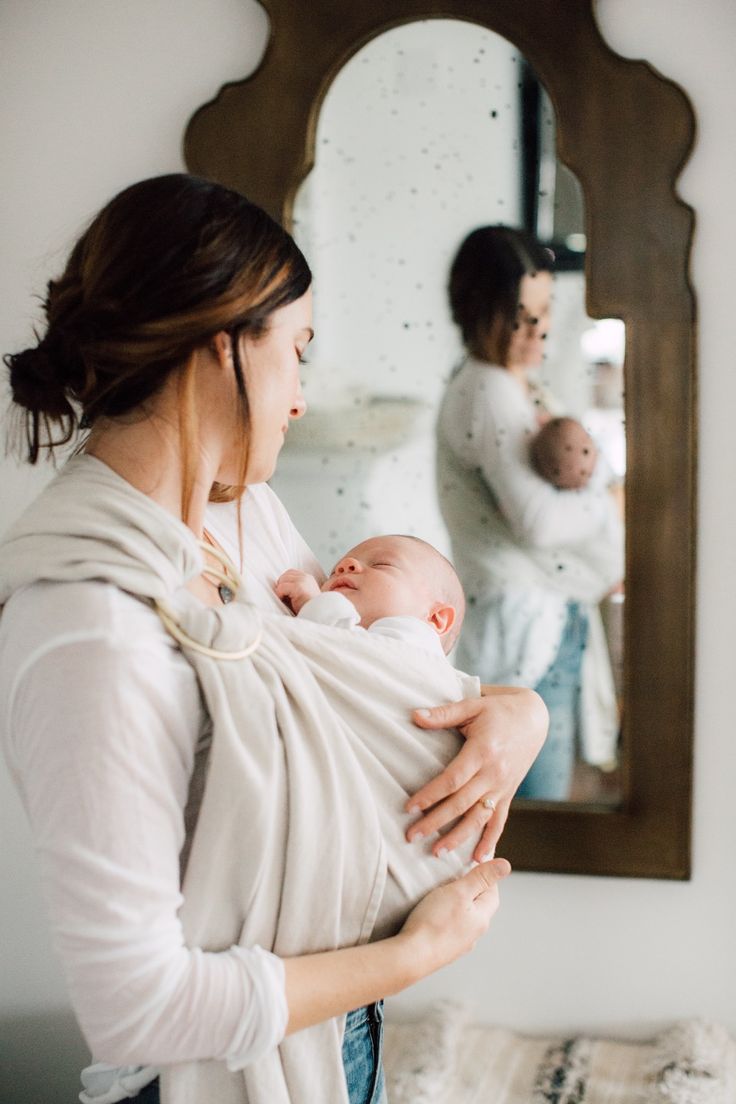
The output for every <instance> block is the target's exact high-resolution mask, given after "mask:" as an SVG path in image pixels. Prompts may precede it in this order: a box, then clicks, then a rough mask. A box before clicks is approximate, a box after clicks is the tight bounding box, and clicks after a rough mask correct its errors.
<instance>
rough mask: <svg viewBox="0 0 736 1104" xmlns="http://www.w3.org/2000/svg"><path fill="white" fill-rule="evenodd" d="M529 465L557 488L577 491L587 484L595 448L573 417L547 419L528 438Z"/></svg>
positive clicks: (593, 466) (591, 440)
mask: <svg viewBox="0 0 736 1104" xmlns="http://www.w3.org/2000/svg"><path fill="white" fill-rule="evenodd" d="M529 455H530V458H531V462H532V466H533V467H534V469H535V470H536V471H537V473H538V474H539V475H541V477H542V479H545V480H546V481H547V482H548V483H552V485H553V486H555V487H557V488H558V489H559V490H561V491H577V490H580V489H581V488H583V487H586V486H587V485H588V481H589V479H590V477H591V475H592V474H593V469H594V468H595V464H596V460H597V459H598V450H597V448H596V447H595V444H594V442H593V439H592V437H591V436H590V434H589V433H588V432H587V431H586V430H585V429H584V428H583V426H582V425H581V424H580V422H577V421H576V420H575V419H574V418H551V419H550V420H549V421H548V422H545V424H544V425H543V426H542V428H541V429H540V430H539V432H538V433H537V434H536V436H535V437H534V438H533V439H532V442H531V446H530V452H529Z"/></svg>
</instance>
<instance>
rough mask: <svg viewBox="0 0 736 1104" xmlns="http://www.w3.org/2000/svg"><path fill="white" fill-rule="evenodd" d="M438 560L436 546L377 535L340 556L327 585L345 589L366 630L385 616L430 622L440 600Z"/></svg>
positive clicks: (324, 587) (336, 588)
mask: <svg viewBox="0 0 736 1104" xmlns="http://www.w3.org/2000/svg"><path fill="white" fill-rule="evenodd" d="M432 559H433V556H432V553H431V552H430V550H428V549H425V548H424V547H423V546H422V545H421V544H418V543H417V542H415V541H412V540H408V539H407V538H406V537H395V536H389V537H372V538H371V539H370V540H366V541H363V543H362V544H358V545H356V547H355V548H352V549H351V550H350V551H349V552H348V553H347V554H346V555H345V556H343V557H342V559H341V560H338V562H337V563H336V564H335V567H334V568H333V570H332V573H331V575H330V577H329V578H328V579H327V581H326V582H325V583H324V584H323V585H322V590H323V591H329V590H336V591H338V592H340V593H342V594H345V596H346V597H347V598H348V599H349V600H350V601H351V602H352V603H353V605H354V606H355V608H356V609H357V611H358V613H359V614H360V623H361V625H362V626H363V628H365V629H367V628H368V627H369V625H372V624H373V622H374V621H376V620H378V618H379V617H398V616H410V617H419V618H421V619H422V620H423V621H426V620H429V618H430V616H431V614H432V612H433V610H434V607H435V606H436V605H437V604H438V602H437V601H436V597H437V594H436V591H437V587H436V585H435V578H436V570H435V567H434V565H433V563H432Z"/></svg>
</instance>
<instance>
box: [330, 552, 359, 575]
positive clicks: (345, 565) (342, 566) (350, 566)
mask: <svg viewBox="0 0 736 1104" xmlns="http://www.w3.org/2000/svg"><path fill="white" fill-rule="evenodd" d="M346 571H347V572H353V571H360V564H359V563H358V561H357V560H354V559H352V558H351V557H350V556H347V557H346V558H345V559H344V560H340V562H339V564H338V565H337V567H336V568H335V574H336V575H344V574H345V572H346Z"/></svg>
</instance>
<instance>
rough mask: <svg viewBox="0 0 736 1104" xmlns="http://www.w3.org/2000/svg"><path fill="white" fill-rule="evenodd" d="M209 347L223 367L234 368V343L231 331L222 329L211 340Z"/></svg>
mask: <svg viewBox="0 0 736 1104" xmlns="http://www.w3.org/2000/svg"><path fill="white" fill-rule="evenodd" d="M209 348H210V350H211V351H212V352H213V353H214V355H215V357H216V358H217V361H218V363H219V364H220V367H221V368H232V366H233V343H232V338H231V337H230V334H229V333H227V332H226V331H225V330H220V331H219V332H218V333H216V334H215V336H214V337H213V338H212V340H211V341H210V343H209Z"/></svg>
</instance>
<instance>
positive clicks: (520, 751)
mask: <svg viewBox="0 0 736 1104" xmlns="http://www.w3.org/2000/svg"><path fill="white" fill-rule="evenodd" d="M481 693H482V697H480V698H466V699H464V700H463V701H459V702H450V703H449V704H448V705H439V706H437V707H436V708H435V709H418V710H416V711H415V713H414V714H413V720H414V723H415V724H417V725H419V726H420V727H421V728H457V729H458V730H459V731H460V733H461V735H462V736H464V737H465V745H464V746H463V747H462V748H461V750H460V752H459V753H458V754H457V755H456V756H455V758H454V759H453V760H452V762H451V763H449V764H448V766H447V767H445V769H444V770H443V771H442V773H441V774H438V775H437V777H436V778H433V779H432V781H431V782H428V783H427V785H426V786H423V787H422V789H421V790H418V791H417V793H415V794H414V795H413V796H412V797H410V798H409V800H408V801H407V803H406V808H407V810H408V812H422V813H423V814H424V815H423V816H422V817H420V818H419V820H416V821H415V822H414V823H413V824H412V826H411V828H409V830H408V832H407V834H406V838H407V839H408V840H410V841H411V840H414V839H417V838H420V837H423V836H429V835H431V834H432V833H433V832H438V831H440V830H441V829H442V828H444V827H446V825H448V824H449V823H450V822H451V821H453V820H457V823H456V824H455V825H454V826H453V827H452V828H451V829H450V831H449V832H447V833H446V835H444V836H440V837H439V839H437V840H435V842H434V843H433V845H432V851H433V852H434V854H437V853H438V852H439V851H440V850H442V849H444V850H447V851H452V850H454V848H456V847H458V846H459V845H460V844H461V843H464V842H465V840H467V839H470V838H471V837H472V836H473V835H476V834H479V836H480V838H479V840H478V843H477V844H476V847H475V850H474V851H473V858H474V859H475V860H476V861H477V862H482V861H484V860H485V859H487V858H490V857H491V856H492V855H493V853H494V850H495V847H496V844H497V843H498V840H499V837H500V835H501V833H502V831H503V829H504V825H505V824H506V818H507V817H508V814H509V806H510V804H511V798H512V797H513V796H514V794H515V793H516V790H517V788H518V786H519V784H520V782H521V781H522V779H523V778H524V776H525V774H526V772H527V771H528V770H529V767H530V766H531V765H532V763H533V762H534V760H535V759H536V757H537V755H538V754H539V751H540V748H541V747H542V744H543V743H544V740H545V737H546V735H547V725H548V723H549V717H548V714H547V709H546V706H545V705H544V702H543V701H542V699H541V698H540V697H539V695H538V694H536V693H535V692H534V691H533V690H525V689H523V688H522V687H515V686H484V687H482V690H481ZM484 799H485V801H486V804H485V805H484V804H482V802H483V800H484ZM458 818H460V819H459V820H458Z"/></svg>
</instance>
